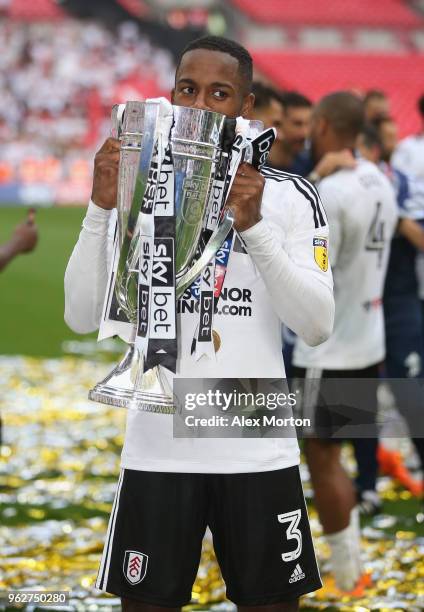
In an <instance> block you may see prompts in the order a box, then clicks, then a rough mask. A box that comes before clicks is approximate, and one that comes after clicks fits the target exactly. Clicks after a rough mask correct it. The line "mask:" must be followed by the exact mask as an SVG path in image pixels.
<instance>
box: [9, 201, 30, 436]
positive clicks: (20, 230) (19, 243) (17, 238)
mask: <svg viewBox="0 0 424 612" xmlns="http://www.w3.org/2000/svg"><path fill="white" fill-rule="evenodd" d="M37 241H38V230H37V226H36V224H35V210H34V209H33V208H30V210H29V211H28V217H27V219H26V221H23V222H22V223H20V224H19V225H17V226H16V227H15V229H14V230H13V233H12V236H11V237H10V238H9V240H8V241H7V242H4V243H3V244H0V272H1V271H2V270H4V268H5V267H6V266H7V265H8V264H9V263H10V262H11V261H12V260H13V259H15V257H16V256H17V255H20V254H22V253H30V252H31V251H33V250H34V249H35V247H36V245H37ZM2 437H3V424H2V420H1V415H0V446H1V444H2Z"/></svg>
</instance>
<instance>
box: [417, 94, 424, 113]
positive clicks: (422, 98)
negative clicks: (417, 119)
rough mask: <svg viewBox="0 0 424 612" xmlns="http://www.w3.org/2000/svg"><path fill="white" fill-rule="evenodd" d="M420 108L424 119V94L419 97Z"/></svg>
mask: <svg viewBox="0 0 424 612" xmlns="http://www.w3.org/2000/svg"><path fill="white" fill-rule="evenodd" d="M418 110H419V112H420V115H421V117H422V118H423V119H424V94H423V95H422V96H420V98H419V99H418Z"/></svg>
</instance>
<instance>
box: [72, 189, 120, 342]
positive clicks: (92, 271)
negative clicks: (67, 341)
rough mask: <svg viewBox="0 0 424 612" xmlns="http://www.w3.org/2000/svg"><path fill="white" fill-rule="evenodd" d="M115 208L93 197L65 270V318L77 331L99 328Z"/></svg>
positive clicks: (87, 331)
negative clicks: (95, 200)
mask: <svg viewBox="0 0 424 612" xmlns="http://www.w3.org/2000/svg"><path fill="white" fill-rule="evenodd" d="M113 218H114V217H113V215H112V211H110V210H105V209H103V208H100V207H99V206H97V205H96V204H94V203H93V202H91V201H90V203H89V205H88V209H87V213H86V216H85V218H84V221H83V223H82V230H81V233H80V235H79V238H78V242H77V244H76V245H75V247H74V250H73V252H72V255H71V257H70V259H69V262H68V265H67V268H66V272H65V322H66V323H67V325H68V326H69V327H70V328H71V329H72V330H73V331H74V332H76V333H79V334H87V333H89V332H92V331H95V330H96V329H98V327H99V324H100V318H101V315H102V308H103V302H104V296H105V293H106V288H107V281H108V262H109V259H110V257H109V255H110V253H109V251H110V243H111V240H110V226H111V220H112V219H113Z"/></svg>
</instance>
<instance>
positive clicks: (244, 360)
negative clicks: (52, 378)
mask: <svg viewBox="0 0 424 612" xmlns="http://www.w3.org/2000/svg"><path fill="white" fill-rule="evenodd" d="M251 85H252V59H251V57H250V55H249V54H248V52H247V51H246V50H245V49H244V48H243V47H241V46H240V45H238V44H237V43H235V42H232V41H230V40H226V39H223V38H217V37H206V38H202V39H199V40H197V41H195V42H193V43H191V44H190V45H189V46H188V47H187V48H186V49H185V51H184V52H183V54H182V56H181V59H180V62H179V65H178V67H177V71H176V77H175V88H174V89H173V91H172V96H171V101H172V105H173V106H171V105H170V104H169V103H166V101H163V100H162V101H160V100H159V101H147V102H146V103H145V104H144V105H141V106H140V105H139V104H137V103H131V102H129V103H127V105H126V106H125V108H122V107H117V108H115V126H118V127H117V129H116V130H115V131H113V132H112V133H113V136H115V137H118V138H109V139H108V140H107V141H106V142H105V143H104V145H103V146H102V147H101V149H100V150H99V152H98V153H97V155H96V159H95V164H94V180H93V191H92V197H91V201H90V203H89V206H88V210H87V214H86V217H85V219H84V221H83V228H82V231H81V234H80V236H79V239H78V242H77V245H76V246H75V248H74V251H73V253H72V256H71V259H70V261H69V264H68V268H67V271H66V276H65V294H66V300H65V319H66V321H67V323H68V325H69V326H70V327H71V328H72V329H74V330H75V331H77V332H79V333H88V332H91V331H93V330H95V329H97V328H100V337H106V336H107V335H110V334H112V333H113V334H118V335H120V336H121V337H122V338H124V339H125V340H126V341H127V342H128V343H129V350H128V352H127V354H126V355H125V357H124V359H123V360H122V361H121V363H120V364H119V365H118V366H117V368H115V369H114V371H113V372H112V373H111V374H110V375H109V376H108V377H106V379H105V380H104V381H102V382H100V383H98V385H96V386H95V388H94V389H93V390H92V391H91V392H90V397H91V398H92V399H94V400H97V401H102V402H105V403H108V404H112V405H117V406H126V407H128V408H129V410H128V416H127V428H126V435H125V442H124V448H123V451H122V458H121V468H122V469H121V474H120V478H119V482H118V487H117V492H116V496H115V501H114V505H113V509H112V514H111V517H110V522H109V529H108V533H107V538H106V543H105V547H104V552H103V557H102V561H101V565H100V569H99V574H98V578H97V587H98V588H99V589H101V590H104V591H107V592H109V593H114V594H116V595H118V596H119V597H121V599H122V605H123V610H125V611H130V610H131V611H132V610H139V611H144V610H146V611H147V610H150V611H152V610H160V609H161V608H168V609H169V608H174V609H179V608H180V607H181V606H183V605H185V604H187V603H188V602H189V601H190V599H191V588H192V585H193V582H194V579H195V577H196V573H197V569H198V565H199V559H200V552H201V543H202V538H203V535H204V533H205V529H206V527H207V526H209V527H210V529H211V531H212V534H213V538H214V548H215V552H216V555H217V558H218V562H219V564H220V567H221V571H222V574H223V577H224V580H225V583H226V586H227V596H228V598H229V599H231V600H232V601H233V602H235V603H236V604H237V606H238V607H239V608H240V609H243V608H244V607H248V608H249V610H250V609H252V610H255V609H257V610H262V609H266V608H268V607H269V608H270V609H271V607H272V609H273V610H278V611H280V610H281V611H287V612H292V611H295V610H297V609H298V598H299V596H301V595H302V594H304V593H307V592H310V591H314V590H316V589H318V588H320V586H321V582H320V577H319V573H318V569H317V565H316V559H315V554H314V550H313V545H312V539H311V533H310V528H309V521H308V516H307V511H306V506H305V502H304V497H303V492H302V486H301V482H300V477H299V469H298V464H299V447H298V443H297V439H296V438H295V437H294V436H293V437H289V438H260V439H254V438H240V439H238V438H237V439H228V438H227V439H225V438H222V439H218V438H206V439H204V438H197V439H193V438H174V437H173V432H172V427H173V423H172V416H171V414H170V413H172V411H173V406H172V399H171V395H170V393H172V392H170V389H171V388H172V379H173V377H185V378H208V377H214V378H219V377H222V378H228V377H232V378H237V377H239V378H255V379H260V378H280V379H282V378H284V376H285V372H284V364H283V361H282V357H281V333H280V327H281V322H283V323H285V324H286V325H288V326H289V327H290V328H291V329H293V330H294V331H295V332H296V333H297V334H298V335H299V336H300V337H301V338H303V339H304V340H305V341H306V342H307V343H308V344H310V345H317V344H319V343H321V342H323V341H324V340H326V339H327V338H328V336H329V335H330V333H331V329H332V325H333V318H334V300H333V293H332V276H331V271H330V269H329V267H328V258H327V248H328V226H327V221H326V217H325V212H324V210H323V207H322V204H321V202H320V199H319V197H318V195H317V192H316V191H315V189H314V188H313V187H312V186H311V185H310V184H309V183H308V182H307V181H306V180H304V179H301V178H299V177H295V176H291V175H284V176H283V175H281V174H280V173H278V172H274V171H271V170H268V171H267V173H266V174H267V178H266V179H265V178H264V177H263V176H262V174H261V172H260V169H261V167H262V165H263V163H264V161H265V159H266V152H267V150H269V147H270V144H272V138H270V131H265V132H262V133H258V131H259V130H258V129H257V126H255V125H252V124H251V123H249V122H248V121H246V120H244V119H242V117H246V116H248V114H249V111H250V110H251V107H252V104H253V101H254V96H253V95H252V93H251ZM141 115H142V120H141V125H142V129H140V128H139V127H137V126H139V125H140V122H138V120H139V119H140V116H141ZM236 118H237V120H235V119H236ZM133 119H134V122H133ZM271 136H273V133H272V131H271ZM134 160H135V161H134ZM134 177H136V178H134ZM117 202H118V210H117V212H115V206H116V204H117ZM125 203H126V204H125ZM137 206H138V208H137ZM205 206H206V207H205ZM317 245H318V246H317ZM211 279H212V280H211ZM223 286H224V287H223ZM230 296H232V297H230ZM220 299H221V300H222V301H224V302H225V300H229V299H233V302H232V305H231V307H230V308H228V307H227V308H224V307H222V308H221V309H220V308H218V307H217V304H218V301H219V300H220ZM237 300H238V301H239V303H237ZM194 306H197V308H195V307H194Z"/></svg>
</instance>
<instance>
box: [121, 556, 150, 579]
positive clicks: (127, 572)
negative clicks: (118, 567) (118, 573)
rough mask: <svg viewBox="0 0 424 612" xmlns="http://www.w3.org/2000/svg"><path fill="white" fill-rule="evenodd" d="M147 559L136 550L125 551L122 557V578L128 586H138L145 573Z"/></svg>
mask: <svg viewBox="0 0 424 612" xmlns="http://www.w3.org/2000/svg"><path fill="white" fill-rule="evenodd" d="M148 559H149V557H148V556H147V555H145V554H143V553H140V552H138V551H136V550H126V551H125V557H124V576H125V578H126V579H127V580H128V582H129V583H130V584H138V583H139V582H141V581H142V580H143V578H144V577H145V575H146V571H147V561H148Z"/></svg>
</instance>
